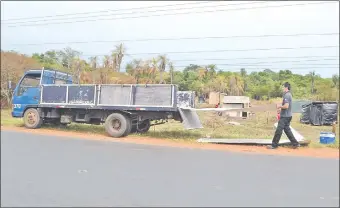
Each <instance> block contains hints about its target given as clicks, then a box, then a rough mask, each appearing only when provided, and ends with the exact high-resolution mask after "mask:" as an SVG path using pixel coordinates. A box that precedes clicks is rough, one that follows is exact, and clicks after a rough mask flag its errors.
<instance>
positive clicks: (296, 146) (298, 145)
mask: <svg viewBox="0 0 340 208" xmlns="http://www.w3.org/2000/svg"><path fill="white" fill-rule="evenodd" d="M299 147H301V145H300V144H297V145H293V146H292V148H293V149H298V148H299Z"/></svg>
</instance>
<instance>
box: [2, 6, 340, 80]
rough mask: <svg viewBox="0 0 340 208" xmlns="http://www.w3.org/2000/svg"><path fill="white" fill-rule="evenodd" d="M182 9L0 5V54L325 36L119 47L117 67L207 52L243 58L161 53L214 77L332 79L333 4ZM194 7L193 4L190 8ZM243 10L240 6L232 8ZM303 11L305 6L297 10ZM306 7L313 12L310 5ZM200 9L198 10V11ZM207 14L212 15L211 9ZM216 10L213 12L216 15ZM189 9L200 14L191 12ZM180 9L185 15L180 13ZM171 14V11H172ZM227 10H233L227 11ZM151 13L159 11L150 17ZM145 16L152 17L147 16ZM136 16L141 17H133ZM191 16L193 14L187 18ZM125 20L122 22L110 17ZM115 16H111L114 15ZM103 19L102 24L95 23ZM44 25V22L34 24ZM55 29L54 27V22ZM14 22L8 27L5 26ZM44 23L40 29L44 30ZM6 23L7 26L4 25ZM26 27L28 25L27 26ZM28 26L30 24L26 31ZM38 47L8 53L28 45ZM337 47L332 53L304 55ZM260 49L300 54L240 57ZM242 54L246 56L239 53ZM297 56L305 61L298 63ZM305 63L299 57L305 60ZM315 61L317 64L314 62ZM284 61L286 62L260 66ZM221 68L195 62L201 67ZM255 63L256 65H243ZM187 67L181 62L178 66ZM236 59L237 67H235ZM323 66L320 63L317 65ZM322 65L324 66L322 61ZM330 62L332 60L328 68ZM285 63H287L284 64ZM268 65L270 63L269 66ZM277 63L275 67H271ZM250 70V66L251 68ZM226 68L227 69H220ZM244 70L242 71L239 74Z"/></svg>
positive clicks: (92, 52)
mask: <svg viewBox="0 0 340 208" xmlns="http://www.w3.org/2000/svg"><path fill="white" fill-rule="evenodd" d="M183 3H190V4H191V5H181V6H172V7H158V8H149V9H141V10H129V8H138V7H150V6H162V5H170V4H183ZM193 3H195V2H192V1H190V2H185V1H169V2H166V1H158V2H137V1H136V2H133V1H126V2H122V1H121V2H118V1H111V2H110V1H107V2H105V1H102V2H99V1H98V2H97V1H93V2H81V1H76V2H72V1H70V2H68V1H60V2H56V1H51V2H40V1H39V2H34V1H27V2H26V1H25V2H23V1H22V2H19V1H15V2H8V1H7V2H3V1H2V2H1V49H2V50H15V51H18V52H21V53H25V54H32V53H34V52H40V53H43V52H45V51H46V50H50V49H62V48H65V47H67V46H70V47H71V48H73V49H75V50H79V51H81V52H83V54H84V56H83V58H88V57H89V56H93V55H105V54H109V53H110V51H111V50H112V49H113V48H114V45H115V44H117V43H114V42H111V43H91V41H119V40H134V39H146V38H147V39H155V38H183V37H214V36H257V35H284V34H320V33H337V34H336V35H329V36H295V37H294V36H293V37H265V38H258V37H257V38H226V39H199V40H197V39H196V40H171V41H146V42H133V41H131V42H124V44H125V45H126V47H127V53H129V54H137V55H131V56H129V57H125V59H124V63H123V64H124V65H125V63H126V62H128V61H130V60H131V59H132V58H150V57H152V56H153V55H150V54H149V55H147V54H146V55H145V54H144V55H143V54H138V53H153V52H155V53H166V52H173V51H214V50H245V51H227V52H215V53H213V52H206V53H180V54H176V53H174V54H173V53H169V54H168V57H169V58H170V59H171V60H176V61H174V65H175V66H179V68H183V67H180V66H186V65H189V64H190V63H195V64H217V65H218V68H219V69H223V70H231V71H235V70H239V69H240V68H241V67H244V68H246V69H247V68H248V71H252V70H258V69H256V68H260V69H263V68H274V70H275V71H276V69H284V68H288V69H291V70H292V71H293V72H295V73H301V74H305V73H308V72H309V71H311V70H315V71H316V72H317V73H318V74H320V75H322V76H323V77H330V76H331V75H332V74H334V73H339V47H338V46H339V2H334V1H333V2H325V3H324V4H315V3H318V2H315V1H312V2H307V1H291V2H288V1H287V2H270V1H268V2H259V3H255V4H254V2H245V1H239V2H237V1H225V2H223V1H220V2H219V1H215V2H209V3H202V2H201V3H200V4H197V5H195V4H193ZM197 3H198V2H197ZM232 4H244V5H232ZM297 4H311V5H297ZM313 4H314V5H313ZM279 5H295V6H286V7H272V8H270V7H268V6H279ZM204 6H206V7H205V8H204ZM212 6H215V7H212ZM217 6H218V7H217ZM191 7H201V8H196V9H193V8H191ZM251 7H268V8H258V9H241V10H235V8H251ZM183 8H187V9H183ZM118 9H127V10H124V11H111V12H101V13H94V14H85V15H75V16H74V17H78V18H77V19H72V18H70V17H69V16H59V17H51V18H52V19H57V18H63V20H58V22H70V21H76V20H82V19H80V18H79V16H81V17H84V16H95V17H91V18H86V19H105V18H111V19H112V18H116V19H113V20H105V21H99V20H97V21H91V22H78V23H71V24H50V25H39V26H20V24H15V25H16V27H9V25H10V24H8V23H9V21H8V22H7V21H4V20H8V19H15V18H31V17H37V16H53V15H60V14H69V13H81V12H96V11H103V10H118ZM174 9H176V10H174ZM231 9H234V10H231ZM155 10H163V11H158V12H155ZM166 10H168V11H166ZM212 10H224V11H215V12H210V13H197V12H200V11H212ZM152 11H153V12H152ZM140 12H142V13H140ZM185 12H191V14H186V15H180V14H177V15H171V16H153V17H139V18H130V19H117V18H122V17H126V16H146V15H154V14H170V13H185ZM193 12H196V13H193ZM121 13H127V14H129V13H132V14H129V15H126V14H125V15H120V16H119V15H117V14H121ZM114 14H116V15H114ZM98 15H107V16H98ZM33 20H36V19H22V20H16V21H17V22H25V21H33ZM39 20H47V18H39ZM55 21H56V20H55ZM12 22H14V20H13V21H12ZM48 22H49V21H45V22H43V23H48ZM4 23H7V24H4ZM31 24H32V23H31ZM33 24H35V23H33ZM74 41H85V42H89V43H83V44H67V42H74ZM48 42H61V43H64V44H54V45H51V44H45V45H43V44H42V43H48ZM32 43H37V44H39V45H29V46H28V45H14V44H32ZM323 46H337V47H333V48H312V49H311V48H309V49H301V48H300V47H323ZM262 48H300V49H294V50H278V49H273V50H267V51H254V50H248V49H262ZM247 50H248V51H247ZM301 56H304V57H305V58H299V57H301ZM306 56H307V57H306ZM315 56H317V57H315ZM268 57H290V58H284V59H283V58H268ZM203 58H204V59H225V60H202V59H203ZM244 58H258V59H244ZM188 59H190V60H195V61H192V62H190V61H183V60H188ZM235 59H238V60H235ZM325 59H326V60H325ZM327 59H328V60H327ZM334 59H335V60H334ZM290 61H291V62H290ZM273 62H274V63H273ZM278 62H279V63H278ZM252 63H256V64H255V65H254V64H252ZM228 65H229V66H228ZM242 65H244V66H242Z"/></svg>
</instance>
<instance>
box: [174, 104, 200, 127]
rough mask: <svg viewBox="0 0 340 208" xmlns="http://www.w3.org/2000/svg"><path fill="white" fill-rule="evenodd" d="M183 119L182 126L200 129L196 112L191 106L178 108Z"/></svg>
mask: <svg viewBox="0 0 340 208" xmlns="http://www.w3.org/2000/svg"><path fill="white" fill-rule="evenodd" d="M178 110H179V113H180V115H181V117H182V119H183V122H182V124H183V126H184V128H186V129H201V128H203V126H202V123H201V121H200V118H199V117H198V115H197V112H196V111H195V110H193V109H191V108H178Z"/></svg>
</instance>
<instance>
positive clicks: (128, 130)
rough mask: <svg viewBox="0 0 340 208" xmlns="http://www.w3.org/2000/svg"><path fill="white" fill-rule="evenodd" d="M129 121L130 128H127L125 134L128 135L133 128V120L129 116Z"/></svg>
mask: <svg viewBox="0 0 340 208" xmlns="http://www.w3.org/2000/svg"><path fill="white" fill-rule="evenodd" d="M127 121H128V128H127V129H126V132H125V134H124V135H123V136H127V135H129V134H130V133H131V130H132V121H131V119H129V118H127Z"/></svg>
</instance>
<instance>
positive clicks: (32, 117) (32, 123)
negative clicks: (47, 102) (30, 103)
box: [24, 108, 43, 129]
mask: <svg viewBox="0 0 340 208" xmlns="http://www.w3.org/2000/svg"><path fill="white" fill-rule="evenodd" d="M42 123H43V119H42V118H41V117H40V115H39V112H38V110H37V109H35V108H29V109H27V110H26V111H25V114H24V124H25V127H26V128H28V129H37V128H40V127H41V125H42Z"/></svg>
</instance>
